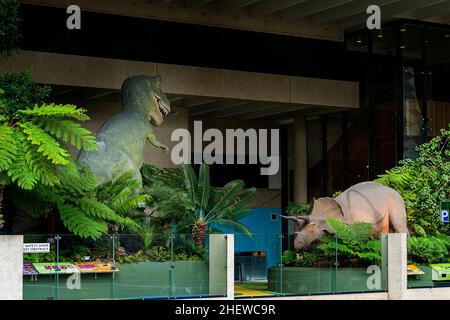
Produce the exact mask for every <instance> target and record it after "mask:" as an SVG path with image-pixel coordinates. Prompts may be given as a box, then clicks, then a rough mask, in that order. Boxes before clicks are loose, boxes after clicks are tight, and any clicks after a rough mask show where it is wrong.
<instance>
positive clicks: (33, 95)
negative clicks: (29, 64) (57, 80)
mask: <svg viewBox="0 0 450 320" xmlns="http://www.w3.org/2000/svg"><path fill="white" fill-rule="evenodd" d="M0 88H1V89H2V90H3V91H4V94H3V98H2V107H0V114H1V115H6V117H7V118H13V117H14V114H15V113H16V112H17V111H18V110H24V109H30V108H33V107H34V106H35V105H42V104H44V103H45V102H46V101H47V99H48V97H49V95H50V92H51V89H50V87H49V86H43V85H37V84H36V83H35V82H34V80H33V77H32V73H31V71H30V70H25V71H22V72H18V73H5V74H3V75H2V76H0Z"/></svg>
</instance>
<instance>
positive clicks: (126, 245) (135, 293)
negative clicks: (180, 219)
mask: <svg viewBox="0 0 450 320" xmlns="http://www.w3.org/2000/svg"><path fill="white" fill-rule="evenodd" d="M116 239H117V240H115V243H114V252H115V266H116V268H117V269H118V271H117V272H116V273H115V276H114V283H113V298H114V299H152V298H167V297H169V296H170V289H171V287H170V286H171V284H170V277H169V275H170V273H169V271H170V270H171V266H172V263H171V237H170V236H166V235H145V236H144V235H122V234H121V235H117V238H116Z"/></svg>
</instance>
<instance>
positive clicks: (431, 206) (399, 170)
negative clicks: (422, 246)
mask: <svg viewBox="0 0 450 320" xmlns="http://www.w3.org/2000/svg"><path fill="white" fill-rule="evenodd" d="M449 138H450V125H449V129H448V130H444V129H443V130H441V134H440V135H439V136H437V137H434V138H433V139H431V140H430V141H429V142H426V143H424V144H422V145H420V146H418V147H417V148H416V151H417V152H418V153H419V156H418V157H417V159H415V160H412V159H406V160H403V161H401V163H400V165H399V166H397V167H395V168H393V169H391V170H388V171H387V172H386V173H385V174H383V175H381V176H379V178H378V179H377V180H376V181H377V182H380V183H382V184H384V185H387V186H389V187H392V188H394V189H395V190H397V191H398V192H399V193H400V194H401V195H402V197H403V199H404V200H405V206H406V210H407V218H408V223H409V226H410V227H411V228H412V229H413V230H414V231H415V233H416V234H421V235H423V234H439V233H448V232H449V231H450V226H449V225H448V224H445V223H441V222H440V221H439V219H438V218H437V215H438V214H439V206H440V203H441V202H442V201H444V200H446V199H448V198H450V142H449Z"/></svg>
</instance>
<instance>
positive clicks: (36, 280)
mask: <svg viewBox="0 0 450 320" xmlns="http://www.w3.org/2000/svg"><path fill="white" fill-rule="evenodd" d="M57 239H58V237H57V236H56V235H53V234H42V235H24V237H23V242H24V248H23V299H24V300H54V299H56V298H57V289H56V288H57V279H56V278H57V275H56V273H55V267H56V261H57V257H58V246H57V241H58V240H57Z"/></svg>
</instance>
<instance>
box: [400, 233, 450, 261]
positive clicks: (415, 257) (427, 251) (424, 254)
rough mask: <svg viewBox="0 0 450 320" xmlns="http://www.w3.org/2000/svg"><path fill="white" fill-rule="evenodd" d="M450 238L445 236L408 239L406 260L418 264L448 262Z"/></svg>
mask: <svg viewBox="0 0 450 320" xmlns="http://www.w3.org/2000/svg"><path fill="white" fill-rule="evenodd" d="M449 249H450V237H449V236H446V235H438V236H422V237H409V238H408V258H409V259H410V260H412V261H414V262H419V263H444V262H448V261H449V257H448V251H449Z"/></svg>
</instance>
